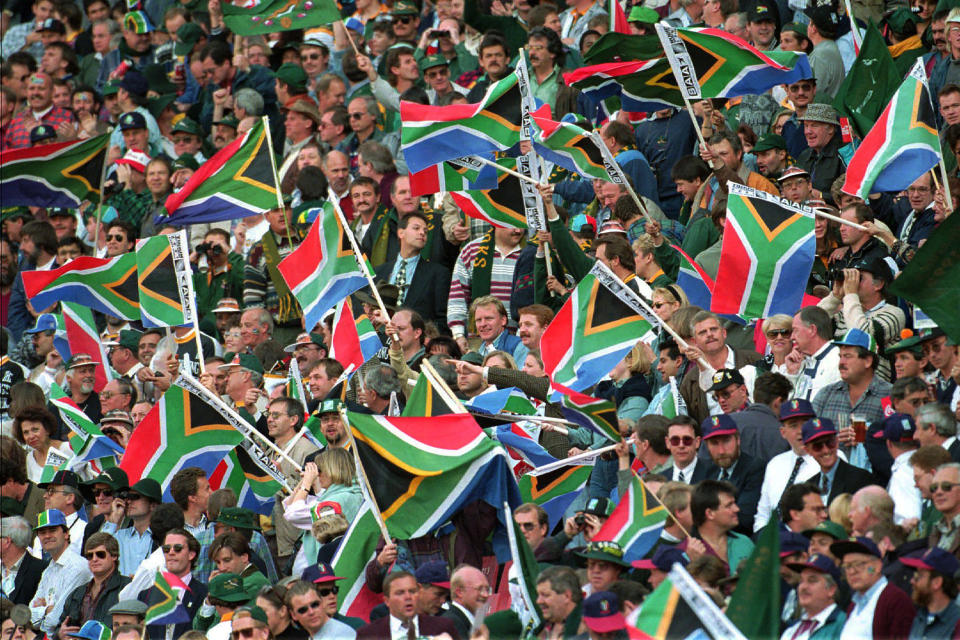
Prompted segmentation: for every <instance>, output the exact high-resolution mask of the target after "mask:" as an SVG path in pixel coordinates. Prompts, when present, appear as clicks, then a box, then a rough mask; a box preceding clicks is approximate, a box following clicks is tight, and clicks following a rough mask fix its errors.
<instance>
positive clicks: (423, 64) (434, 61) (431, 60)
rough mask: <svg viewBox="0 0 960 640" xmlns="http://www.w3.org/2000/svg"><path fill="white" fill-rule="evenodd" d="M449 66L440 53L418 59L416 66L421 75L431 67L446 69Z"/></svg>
mask: <svg viewBox="0 0 960 640" xmlns="http://www.w3.org/2000/svg"><path fill="white" fill-rule="evenodd" d="M449 65H450V63H449V62H448V61H447V58H446V57H445V56H444V55H443V54H442V53H434V54H432V55H429V56H424V57H422V58H420V62H419V63H418V65H417V66H419V67H420V72H421V73H422V72H424V71H426V70H427V69H430V68H432V67H440V66H443V67H446V66H449Z"/></svg>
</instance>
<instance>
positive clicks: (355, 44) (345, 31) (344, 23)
mask: <svg viewBox="0 0 960 640" xmlns="http://www.w3.org/2000/svg"><path fill="white" fill-rule="evenodd" d="M340 24H341V25H343V32H344V33H345V34H346V35H347V40H349V41H350V46H351V47H353V53H354V54H356V55H358V56H359V55H360V49H358V48H357V43H356V42H354V41H353V36H352V35H350V29H347V23H346V22H344V21H343V20H341V21H340ZM388 539H389V538H388Z"/></svg>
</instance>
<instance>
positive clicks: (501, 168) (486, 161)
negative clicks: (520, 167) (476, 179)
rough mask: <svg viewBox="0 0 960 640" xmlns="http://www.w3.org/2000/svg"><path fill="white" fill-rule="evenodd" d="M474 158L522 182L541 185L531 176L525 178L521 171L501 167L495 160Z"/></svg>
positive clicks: (480, 157)
mask: <svg viewBox="0 0 960 640" xmlns="http://www.w3.org/2000/svg"><path fill="white" fill-rule="evenodd" d="M474 157H475V158H476V159H477V160H478V161H480V162H482V163H483V164H485V165H488V166H491V167H494V168H496V170H497V171H503V172H504V173H509V174H510V175H512V176H514V177H516V178H520V179H521V180H525V181H526V182H529V183H530V184H537V185H538V184H540V183H539V182H537V181H536V180H534V179H533V178H531V177H530V176H525V175H523V174H522V173H520V172H519V171H514V170H513V169H508V168H507V167H504V166H501V165H499V164H497V163H496V162H494V161H493V160H488V159H487V158H484V157H482V156H474Z"/></svg>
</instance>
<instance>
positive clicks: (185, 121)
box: [170, 118, 203, 138]
mask: <svg viewBox="0 0 960 640" xmlns="http://www.w3.org/2000/svg"><path fill="white" fill-rule="evenodd" d="M170 132H171V133H189V134H190V135H193V136H199V137H201V138H202V137H203V129H202V128H201V127H200V124H199V123H198V122H197V121H196V120H194V119H192V118H181V119H180V121H179V122H178V123H177V124H175V125H174V126H173V129H171V131H170Z"/></svg>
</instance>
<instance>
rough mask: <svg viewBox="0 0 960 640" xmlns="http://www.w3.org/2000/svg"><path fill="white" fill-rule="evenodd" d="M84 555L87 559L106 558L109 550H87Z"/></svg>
mask: <svg viewBox="0 0 960 640" xmlns="http://www.w3.org/2000/svg"><path fill="white" fill-rule="evenodd" d="M83 557H84V558H86V559H87V560H93V559H94V558H96V559H97V560H103V559H104V558H106V557H107V552H106V551H103V550H100V551H87V552H86V553H85V554H83Z"/></svg>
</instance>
